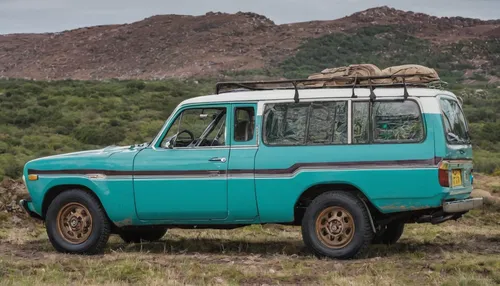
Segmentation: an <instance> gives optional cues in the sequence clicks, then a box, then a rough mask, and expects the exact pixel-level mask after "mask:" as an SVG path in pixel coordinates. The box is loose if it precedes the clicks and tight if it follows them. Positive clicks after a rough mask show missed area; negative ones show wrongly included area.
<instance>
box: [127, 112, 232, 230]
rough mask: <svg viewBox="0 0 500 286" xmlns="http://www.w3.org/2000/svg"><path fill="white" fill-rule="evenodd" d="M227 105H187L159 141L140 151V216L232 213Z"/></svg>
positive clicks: (137, 169)
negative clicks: (229, 186) (229, 203)
mask: <svg viewBox="0 0 500 286" xmlns="http://www.w3.org/2000/svg"><path fill="white" fill-rule="evenodd" d="M227 110H228V106H226V105H207V106H193V107H186V108H183V109H181V110H179V111H178V112H177V114H176V115H175V116H174V117H173V119H172V120H171V122H170V123H168V124H167V128H166V129H165V131H164V134H162V136H160V137H159V140H158V141H157V142H154V143H153V145H154V146H151V147H149V148H146V149H144V150H143V151H141V152H140V153H139V154H137V156H136V158H135V161H134V193H135V201H136V210H137V215H138V217H139V218H140V219H144V220H175V221H179V220H210V219H224V218H226V217H227V214H228V206H227V165H228V160H229V152H230V149H229V146H228V144H229V142H228V141H226V140H227V136H228V135H227V134H228V132H227V124H226V123H227V121H228V120H229V117H228V112H227ZM226 142H227V143H226Z"/></svg>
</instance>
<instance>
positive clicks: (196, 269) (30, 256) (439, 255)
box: [0, 211, 500, 285]
mask: <svg viewBox="0 0 500 286" xmlns="http://www.w3.org/2000/svg"><path fill="white" fill-rule="evenodd" d="M499 216H500V214H499V213H495V212H486V211H474V212H472V213H470V214H468V215H467V216H466V217H465V218H464V219H462V220H461V221H459V222H447V223H445V224H442V225H439V226H433V225H427V224H423V225H408V227H407V229H406V230H405V233H404V235H403V237H402V239H401V240H400V242H399V243H398V244H396V245H393V246H373V247H371V249H370V251H369V253H368V255H367V257H365V258H363V259H359V260H352V261H334V260H318V259H316V258H315V257H313V256H312V255H311V254H310V253H309V252H307V251H306V250H305V249H304V246H303V243H302V241H301V236H300V232H299V229H298V228H295V227H284V226H276V225H269V226H251V227H246V228H243V229H238V230H232V231H222V230H196V231H195V230H172V231H170V232H169V233H168V234H167V235H166V236H165V237H164V238H163V240H162V241H161V242H157V243H148V244H131V245H127V244H124V243H122V242H121V241H120V240H119V238H118V237H112V238H111V240H110V243H109V244H108V245H109V247H108V249H107V250H106V254H105V255H101V256H94V257H83V256H72V255H63V254H58V253H56V252H55V251H54V250H53V249H52V246H51V245H50V244H49V242H48V240H47V237H46V234H45V232H44V231H43V229H42V226H41V225H37V226H35V225H31V226H30V227H25V228H15V227H10V228H5V227H4V228H3V229H1V231H0V281H1V282H0V284H5V285H10V284H26V285H32V284H37V285H43V284H46V285H55V284H58V285H60V284H74V285H95V284H108V285H123V284H142V285H179V284H191V285H200V284H214V285H215V284H217V285H220V284H222V285H228V284H229V285H231V284H247V285H263V284H268V285H276V284H282V285H283V284H287V285H289V284H303V285H311V284H315V285H316V284H328V285H401V284H410V285H497V284H498V283H500V219H499Z"/></svg>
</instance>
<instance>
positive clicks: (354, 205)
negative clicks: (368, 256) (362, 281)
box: [302, 192, 373, 259]
mask: <svg viewBox="0 0 500 286" xmlns="http://www.w3.org/2000/svg"><path fill="white" fill-rule="evenodd" d="M372 237H373V231H372V229H371V225H370V218H369V214H368V211H367V210H366V207H365V205H364V204H363V202H362V201H361V200H360V199H359V198H357V197H356V196H355V195H353V194H351V193H348V192H328V193H324V194H321V195H319V196H318V197H316V198H315V199H314V200H313V201H312V203H311V204H310V205H309V206H308V207H307V209H306V212H305V214H304V217H303V219H302V238H303V240H304V243H305V244H306V246H307V247H308V248H309V249H311V250H312V252H313V253H314V254H315V255H316V256H319V257H328V258H337V259H350V258H354V257H357V256H361V255H362V254H363V252H364V251H365V250H366V249H367V248H368V245H369V244H370V242H371V240H372Z"/></svg>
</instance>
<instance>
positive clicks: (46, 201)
mask: <svg viewBox="0 0 500 286" xmlns="http://www.w3.org/2000/svg"><path fill="white" fill-rule="evenodd" d="M74 189H78V190H82V191H84V192H86V193H88V194H90V195H91V196H93V197H94V198H95V199H96V200H97V201H98V202H99V203H100V204H101V206H103V204H102V201H101V199H100V198H99V196H98V195H97V194H96V193H95V192H94V191H93V190H92V189H91V188H89V187H88V186H85V185H81V184H61V185H56V186H53V187H51V188H50V189H48V190H47V192H46V193H45V196H44V198H43V202H42V214H41V215H42V218H43V219H45V216H46V214H47V210H48V208H49V206H50V203H52V201H53V200H54V199H55V198H56V197H57V196H58V195H60V194H61V193H63V192H65V191H69V190H74ZM104 212H106V210H105V209H104ZM106 215H107V214H106ZM108 219H109V217H108Z"/></svg>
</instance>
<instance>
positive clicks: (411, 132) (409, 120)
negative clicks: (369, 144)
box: [373, 100, 424, 143]
mask: <svg viewBox="0 0 500 286" xmlns="http://www.w3.org/2000/svg"><path fill="white" fill-rule="evenodd" d="M373 139H374V142H375V143H380V142H419V141H422V139H424V126H423V123H422V116H421V114H420V108H419V107H418V104H417V103H416V102H415V101H411V100H407V101H403V102H374V103H373Z"/></svg>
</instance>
